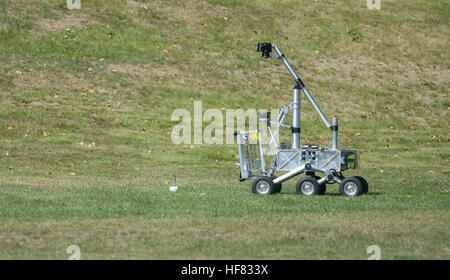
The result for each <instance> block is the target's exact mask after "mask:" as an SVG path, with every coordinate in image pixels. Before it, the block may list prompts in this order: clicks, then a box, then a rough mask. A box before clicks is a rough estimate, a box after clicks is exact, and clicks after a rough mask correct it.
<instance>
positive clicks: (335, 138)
mask: <svg viewBox="0 0 450 280" xmlns="http://www.w3.org/2000/svg"><path fill="white" fill-rule="evenodd" d="M331 131H332V133H333V146H332V148H331V149H332V150H333V151H337V149H338V118H337V116H336V115H334V117H333V125H332V126H331Z"/></svg>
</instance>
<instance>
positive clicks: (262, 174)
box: [235, 42, 368, 196]
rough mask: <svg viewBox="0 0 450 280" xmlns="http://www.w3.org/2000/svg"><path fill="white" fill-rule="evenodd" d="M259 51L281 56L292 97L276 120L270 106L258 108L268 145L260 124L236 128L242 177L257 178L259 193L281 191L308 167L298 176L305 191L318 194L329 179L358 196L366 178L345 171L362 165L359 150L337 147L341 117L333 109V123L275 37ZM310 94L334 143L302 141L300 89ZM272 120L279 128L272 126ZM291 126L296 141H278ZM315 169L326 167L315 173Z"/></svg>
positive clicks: (365, 186) (346, 192)
mask: <svg viewBox="0 0 450 280" xmlns="http://www.w3.org/2000/svg"><path fill="white" fill-rule="evenodd" d="M257 51H258V52H262V57H263V58H269V57H270V54H272V55H273V56H274V57H275V58H277V59H279V60H281V61H282V62H283V64H284V65H285V66H286V68H287V70H288V71H289V73H290V74H291V75H292V77H293V78H294V80H295V86H294V88H293V90H292V103H291V104H289V105H288V106H282V108H281V110H280V114H279V116H278V118H277V121H273V120H272V119H271V116H270V112H267V113H260V115H259V119H260V121H264V122H265V123H266V124H267V128H268V132H269V134H270V138H271V139H270V141H269V144H268V145H267V147H266V148H265V149H264V147H263V144H262V142H263V141H262V140H263V139H262V135H261V131H260V130H253V131H236V132H235V135H236V137H237V144H238V152H239V163H238V165H239V166H240V181H245V180H250V179H252V180H253V183H252V191H253V193H255V194H261V195H267V194H275V193H279V192H280V191H281V189H282V183H283V182H285V181H287V180H289V179H291V178H293V177H295V176H298V175H300V174H302V173H306V175H307V176H306V177H303V178H302V179H300V180H299V181H298V183H297V185H296V190H297V193H299V194H302V195H307V196H311V195H320V194H324V193H325V191H326V184H333V183H338V184H339V191H340V193H341V194H342V195H346V196H358V195H361V194H363V193H367V191H368V183H367V181H366V180H365V179H364V178H363V177H360V176H353V177H348V178H345V177H344V176H343V175H342V172H343V171H345V170H347V169H355V168H357V166H358V152H357V151H356V150H348V149H338V119H337V116H336V115H334V117H333V120H332V123H331V124H330V122H329V121H328V120H327V118H326V116H325V115H324V113H323V112H322V110H320V107H319V105H317V103H316V101H315V100H314V98H313V97H312V96H311V94H310V93H309V92H308V90H307V89H306V87H305V84H304V83H303V82H302V80H301V79H300V77H299V76H298V75H297V73H296V72H295V70H294V69H293V68H292V66H291V65H290V64H289V62H288V60H287V59H286V57H285V56H284V54H283V53H282V52H281V50H280V49H279V48H278V46H277V45H276V44H273V43H268V42H264V43H258V49H257ZM301 92H303V94H304V95H305V96H306V98H307V99H308V100H309V102H310V103H311V105H312V106H313V108H314V110H315V111H316V113H317V114H318V115H319V117H320V119H321V120H322V122H323V123H324V124H325V126H326V127H327V128H328V129H330V130H331V132H332V146H331V147H330V148H328V147H318V146H317V145H303V146H302V147H300V93H301ZM289 111H292V125H287V124H285V123H284V121H285V119H286V117H287V116H288V113H289ZM272 125H275V126H276V128H275V129H272ZM282 127H286V128H290V129H291V132H292V143H277V140H276V138H277V135H278V134H279V132H280V128H282ZM272 145H275V151H274V152H272V154H273V160H272V163H271V166H270V168H267V165H266V162H265V158H266V156H267V155H268V154H269V153H270V152H269V151H270V149H271V148H272ZM275 171H281V172H286V173H285V174H283V175H281V176H279V177H275V176H274V172H275ZM316 172H319V173H323V176H322V177H320V176H317V175H316Z"/></svg>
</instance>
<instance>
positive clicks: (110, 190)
mask: <svg viewBox="0 0 450 280" xmlns="http://www.w3.org/2000/svg"><path fill="white" fill-rule="evenodd" d="M81 2H82V9H81V10H68V9H67V8H66V6H65V1H56V0H45V1H42V0H41V1H37V0H31V1H30V0H29V1H23V0H22V1H19V0H14V1H13V0H7V1H2V2H0V65H1V67H0V221H1V222H0V258H2V259H17V258H24V259H66V258H67V257H68V255H67V254H66V248H67V247H68V246H69V245H72V244H77V245H78V246H80V248H81V254H82V255H81V257H82V258H83V259H97V258H102V259H110V258H114V259H118V258H146V259H148V258H150V259H153V258H158V259H161V258H162V259H169V258H189V259H190V258H196V259H197V258H201V259H203V258H208V259H209V258H225V259H233V258H248V259H254V258H273V259H284V258H288V259H367V258H368V254H367V253H366V248H367V246H369V245H372V244H376V245H378V246H380V248H381V250H382V251H381V257H382V258H383V259H425V258H426V259H448V258H449V257H450V241H449V234H448V232H449V231H450V223H449V222H450V214H449V210H450V199H449V193H450V187H449V186H450V180H449V174H448V172H449V160H450V146H449V139H450V135H449V107H450V99H449V93H448V88H449V80H448V77H449V60H448V59H449V56H448V46H447V45H448V44H447V41H448V37H449V35H450V34H449V33H450V32H449V25H448V18H449V16H450V12H449V11H450V9H449V4H448V3H447V2H445V1H441V2H439V1H406V0H404V1H388V0H383V1H382V8H381V10H369V9H367V7H366V5H365V1H357V0H347V1H341V2H342V3H340V4H337V3H335V1H325V0H321V1H318V2H315V1H302V2H301V3H300V4H299V3H298V1H289V0H284V1H259V0H258V1H231V0H229V1H131V0H129V1H125V0H122V1H119V0H112V1H100V0H91V1H88V0H85V1H83V0H82V1H81ZM225 18H226V19H225ZM261 41H273V42H276V43H277V44H278V45H279V46H280V48H281V49H282V50H283V51H284V53H285V54H286V56H287V57H288V59H289V60H290V61H291V63H292V64H293V65H294V66H295V68H296V69H297V70H298V72H299V74H300V75H301V76H302V79H303V81H304V82H305V84H306V85H307V87H308V88H309V91H310V92H311V93H312V95H313V96H314V98H315V99H316V101H317V102H318V103H319V105H320V106H321V108H322V110H323V111H324V113H325V114H326V115H327V116H328V117H330V116H332V115H333V114H338V115H339V120H340V123H339V128H340V143H339V144H340V146H342V147H346V148H355V149H358V150H359V151H360V156H361V158H360V164H361V166H360V168H359V169H357V170H351V171H348V172H346V175H347V176H351V175H361V176H363V177H365V178H366V179H367V180H368V182H369V185H370V189H369V194H368V195H364V196H361V197H357V198H346V197H341V196H339V195H338V188H337V186H336V185H332V186H329V187H328V190H327V195H324V196H318V197H311V198H309V197H302V196H299V195H297V194H296V193H295V186H294V185H295V182H294V181H293V180H292V181H289V182H287V183H285V184H283V191H282V193H281V194H279V195H274V196H269V197H260V196H255V195H253V194H251V192H250V185H249V184H248V183H239V182H237V178H238V176H239V171H238V169H237V168H236V167H235V166H234V163H235V162H236V161H237V149H236V146H235V145H206V144H202V145H180V146H177V145H173V144H172V142H171V138H170V132H171V130H172V127H173V126H174V125H176V124H177V122H172V121H171V114H172V112H173V110H175V109H177V108H184V109H187V110H188V111H190V112H191V113H193V105H194V101H196V100H201V101H202V102H203V109H204V110H206V109H208V108H218V109H220V108H227V109H235V108H236V107H238V106H239V107H240V108H243V109H244V110H245V109H247V108H256V109H263V108H265V109H270V108H272V107H273V108H277V107H279V106H281V105H287V104H288V103H289V102H290V99H291V88H292V85H293V83H292V81H291V78H290V76H289V75H288V73H287V72H286V71H285V69H284V66H283V65H281V64H280V62H279V61H276V60H274V59H271V60H262V59H261V58H260V57H259V56H260V55H259V54H258V53H256V52H255V50H256V43H257V42H261ZM91 89H93V90H95V91H94V93H90V90H91ZM302 102H303V103H302V116H301V118H302V124H301V126H302V135H301V138H302V141H303V143H315V144H319V145H330V136H331V135H330V133H329V131H327V130H326V129H325V128H324V127H323V125H322V123H321V121H320V119H319V118H318V117H317V115H316V114H315V113H314V111H313V109H312V108H311V106H310V105H309V104H308V102H307V100H306V99H305V98H303V101H302ZM224 116H225V115H224ZM283 137H284V138H285V139H288V137H289V134H288V132H285V133H284V135H283ZM150 151H151V152H150ZM172 173H175V174H177V182H178V184H179V186H180V190H179V191H178V192H177V193H170V192H169V191H168V186H169V179H168V176H169V174H172Z"/></svg>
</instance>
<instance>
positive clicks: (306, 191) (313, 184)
mask: <svg viewBox="0 0 450 280" xmlns="http://www.w3.org/2000/svg"><path fill="white" fill-rule="evenodd" d="M296 189H297V193H298V194H302V195H306V196H311V195H317V194H319V193H320V191H321V189H322V187H321V186H319V183H318V182H317V179H316V178H314V177H312V176H307V177H304V178H302V179H300V181H298V183H297V187H296Z"/></svg>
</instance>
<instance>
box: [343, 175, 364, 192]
mask: <svg viewBox="0 0 450 280" xmlns="http://www.w3.org/2000/svg"><path fill="white" fill-rule="evenodd" d="M339 192H340V193H341V195H345V196H358V195H361V194H363V192H364V185H363V183H362V182H361V180H360V179H358V178H357V177H348V178H345V179H344V180H342V182H341V183H340V184H339Z"/></svg>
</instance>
